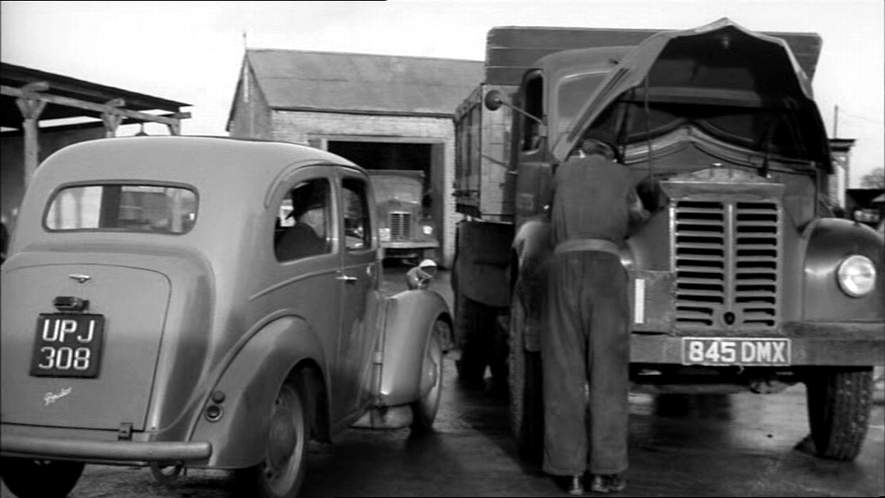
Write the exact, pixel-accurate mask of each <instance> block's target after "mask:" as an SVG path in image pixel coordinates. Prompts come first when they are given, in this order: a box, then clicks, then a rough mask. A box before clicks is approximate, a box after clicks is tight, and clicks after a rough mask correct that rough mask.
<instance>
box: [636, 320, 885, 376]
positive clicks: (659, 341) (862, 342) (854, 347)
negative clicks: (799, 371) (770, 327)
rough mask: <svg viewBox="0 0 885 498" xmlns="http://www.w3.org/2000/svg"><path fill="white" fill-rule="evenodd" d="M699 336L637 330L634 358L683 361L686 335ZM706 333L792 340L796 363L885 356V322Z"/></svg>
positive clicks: (865, 362)
mask: <svg viewBox="0 0 885 498" xmlns="http://www.w3.org/2000/svg"><path fill="white" fill-rule="evenodd" d="M698 335H699V334H694V333H689V332H683V333H681V334H680V335H678V336H674V335H669V334H655V333H646V332H634V333H633V334H632V337H631V341H630V361H631V362H633V363H664V364H681V363H682V339H683V337H689V336H695V337H696V336H698ZM703 336H704V337H711V338H712V337H721V338H726V339H727V338H737V337H758V338H786V339H789V340H790V343H791V351H792V355H791V356H792V358H791V361H790V364H791V365H792V366H814V365H821V366H823V365H831V366H858V367H859V366H873V365H882V361H883V358H885V323H883V322H788V323H785V324H783V326H782V327H781V330H780V331H779V332H768V333H766V332H756V333H748V332H740V333H730V332H722V333H712V332H711V333H704V334H703Z"/></svg>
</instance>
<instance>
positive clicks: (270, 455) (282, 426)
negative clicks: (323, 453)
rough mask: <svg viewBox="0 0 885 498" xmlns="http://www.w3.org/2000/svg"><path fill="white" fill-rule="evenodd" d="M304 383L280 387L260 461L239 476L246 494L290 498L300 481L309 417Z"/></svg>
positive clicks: (295, 491) (292, 382) (307, 439)
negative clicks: (261, 460)
mask: <svg viewBox="0 0 885 498" xmlns="http://www.w3.org/2000/svg"><path fill="white" fill-rule="evenodd" d="M303 386H304V384H303V383H301V382H298V381H297V379H290V380H287V381H286V383H285V384H283V386H282V387H281V388H280V392H279V393H278V394H277V398H276V400H275V401H274V404H273V407H272V409H271V413H270V428H269V430H268V436H267V442H266V449H265V457H264V461H263V462H261V463H260V464H258V465H256V466H255V467H252V468H249V469H246V470H245V471H244V472H243V475H242V476H241V477H242V478H243V483H242V484H245V485H246V487H247V488H251V489H249V490H248V492H249V494H250V495H253V496H260V497H263V498H294V497H295V496H297V495H298V490H299V489H300V488H301V483H302V481H303V480H304V470H305V466H306V460H307V448H308V443H309V438H310V418H309V416H308V413H307V410H306V407H307V406H308V405H307V402H306V399H307V398H306V396H307V393H305V392H304V389H305V387H303Z"/></svg>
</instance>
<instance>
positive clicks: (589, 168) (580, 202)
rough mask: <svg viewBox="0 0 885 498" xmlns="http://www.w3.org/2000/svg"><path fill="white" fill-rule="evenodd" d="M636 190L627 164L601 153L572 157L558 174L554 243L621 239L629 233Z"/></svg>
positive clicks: (554, 204) (554, 208)
mask: <svg viewBox="0 0 885 498" xmlns="http://www.w3.org/2000/svg"><path fill="white" fill-rule="evenodd" d="M632 194H633V186H632V184H631V181H630V171H629V168H627V167H626V166H624V165H621V164H618V163H616V162H613V161H612V160H610V159H608V158H606V157H605V156H603V155H598V154H592V155H590V156H588V157H585V158H577V157H573V158H570V159H569V160H568V161H566V162H565V163H563V164H561V165H559V166H558V167H557V170H556V174H555V178H554V196H553V205H552V207H551V219H552V229H553V232H552V236H553V244H554V245H555V244H559V243H561V242H565V241H566V240H574V239H591V238H596V239H606V240H609V241H611V242H614V243H615V244H618V243H620V241H621V240H623V239H624V238H625V237H626V236H627V229H628V221H629V218H630V211H629V207H630V202H631V200H632V199H631V195H632Z"/></svg>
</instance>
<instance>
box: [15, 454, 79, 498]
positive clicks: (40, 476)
mask: <svg viewBox="0 0 885 498" xmlns="http://www.w3.org/2000/svg"><path fill="white" fill-rule="evenodd" d="M0 465H2V466H0V469H2V470H0V472H2V475H3V482H4V483H6V487H7V488H9V490H10V491H12V492H13V494H15V496H18V497H19V498H30V497H34V498H38V497H39V498H54V497H63V496H67V495H68V493H70V492H71V490H72V489H74V486H76V485H77V481H78V480H79V479H80V475H81V474H82V473H83V467H84V464H83V462H69V461H64V460H32V459H27V458H4V459H3V460H2V462H0Z"/></svg>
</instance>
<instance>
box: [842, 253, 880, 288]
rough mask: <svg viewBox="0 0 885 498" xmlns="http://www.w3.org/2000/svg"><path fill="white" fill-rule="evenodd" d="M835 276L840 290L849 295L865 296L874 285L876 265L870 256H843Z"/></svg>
mask: <svg viewBox="0 0 885 498" xmlns="http://www.w3.org/2000/svg"><path fill="white" fill-rule="evenodd" d="M837 276H838V278H837V280H838V281H839V287H840V288H841V289H842V292H844V293H845V294H848V295H849V296H851V297H861V296H865V295H867V294H869V293H870V291H872V290H873V287H875V286H876V267H875V266H873V262H872V261H870V258H867V257H866V256H861V255H859V254H855V255H853V256H849V257H847V258H845V260H844V261H842V262H841V263H840V264H839V271H838V272H837Z"/></svg>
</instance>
